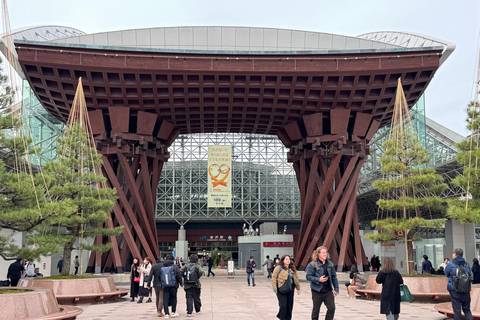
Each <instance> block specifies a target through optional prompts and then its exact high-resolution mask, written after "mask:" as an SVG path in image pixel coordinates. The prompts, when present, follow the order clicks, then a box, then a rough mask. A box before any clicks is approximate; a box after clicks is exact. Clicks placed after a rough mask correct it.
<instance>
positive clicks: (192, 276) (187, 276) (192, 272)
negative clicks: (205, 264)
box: [183, 263, 198, 284]
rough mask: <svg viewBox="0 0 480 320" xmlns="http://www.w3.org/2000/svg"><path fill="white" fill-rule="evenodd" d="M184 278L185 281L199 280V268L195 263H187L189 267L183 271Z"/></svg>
mask: <svg viewBox="0 0 480 320" xmlns="http://www.w3.org/2000/svg"><path fill="white" fill-rule="evenodd" d="M183 279H184V280H185V283H191V284H197V282H198V269H197V266H196V265H195V264H193V263H189V264H187V268H186V269H185V272H184V273H183Z"/></svg>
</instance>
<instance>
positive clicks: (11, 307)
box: [0, 287, 83, 320]
mask: <svg viewBox="0 0 480 320" xmlns="http://www.w3.org/2000/svg"><path fill="white" fill-rule="evenodd" d="M2 289H7V290H21V289H25V288H19V287H5V288H2ZM0 306H2V311H1V317H0V318H2V320H13V319H27V320H28V319H31V320H33V319H39V320H58V319H65V320H70V319H76V318H77V316H78V315H79V314H80V313H82V312H83V310H82V309H80V308H77V307H72V306H62V305H58V303H57V300H56V299H55V295H54V293H53V291H52V290H51V289H46V288H29V291H28V292H19V293H11V294H0Z"/></svg>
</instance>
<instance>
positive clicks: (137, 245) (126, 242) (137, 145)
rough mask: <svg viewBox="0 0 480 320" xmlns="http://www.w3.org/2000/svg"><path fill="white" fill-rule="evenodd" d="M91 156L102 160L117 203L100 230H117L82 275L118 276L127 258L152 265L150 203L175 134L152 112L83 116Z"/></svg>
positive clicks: (119, 110)
mask: <svg viewBox="0 0 480 320" xmlns="http://www.w3.org/2000/svg"><path fill="white" fill-rule="evenodd" d="M89 116H90V121H91V124H92V132H93V136H94V138H95V141H96V147H97V151H98V152H99V153H100V154H101V155H102V160H103V168H102V170H103V174H104V176H105V177H106V178H107V185H108V186H109V187H111V188H115V189H116V190H117V196H118V199H117V201H116V203H115V205H114V208H113V210H112V212H111V213H110V215H111V218H112V221H111V222H109V223H108V224H107V225H106V226H107V227H109V228H113V227H116V226H123V232H122V234H120V235H119V236H117V237H109V238H106V239H101V238H100V237H97V238H96V239H95V242H96V243H99V242H100V241H107V242H112V243H113V244H114V247H113V249H112V250H110V251H108V252H105V253H103V254H100V253H93V254H92V255H91V257H90V260H89V264H88V268H87V272H93V271H95V273H98V272H109V271H112V269H113V271H115V272H124V269H125V267H126V266H127V259H128V257H129V255H130V254H132V255H133V256H134V257H137V258H139V259H140V260H143V258H145V257H150V258H151V259H152V260H153V261H155V259H156V258H157V257H158V255H159V247H158V236H157V228H156V223H155V204H156V192H157V184H158V180H159V177H160V174H161V168H162V166H163V163H164V162H165V161H167V160H168V158H169V156H170V155H169V153H168V151H167V148H168V146H169V145H170V144H171V143H172V142H173V141H174V140H175V138H176V137H177V136H178V130H177V129H176V128H175V126H174V125H172V124H171V123H170V122H168V121H163V120H162V119H160V118H159V117H158V115H157V114H155V113H147V112H143V111H134V110H131V109H130V108H128V107H124V108H113V107H111V108H108V110H96V111H92V112H89Z"/></svg>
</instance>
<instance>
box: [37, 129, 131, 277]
mask: <svg viewBox="0 0 480 320" xmlns="http://www.w3.org/2000/svg"><path fill="white" fill-rule="evenodd" d="M58 142H59V145H58V147H57V158H58V159H57V161H51V162H48V163H47V164H45V166H44V171H45V172H46V173H47V176H49V177H50V179H51V180H50V181H49V188H48V189H49V194H50V196H51V197H52V199H53V200H54V202H57V203H58V205H59V208H58V211H57V212H56V215H55V217H53V218H52V219H50V220H49V227H48V228H47V230H46V231H45V233H44V234H46V235H49V236H54V235H56V237H57V238H58V239H59V242H61V243H62V245H63V258H64V264H63V269H62V275H68V274H69V273H70V261H71V252H72V250H73V249H74V244H75V242H76V240H77V239H79V238H81V237H82V238H93V237H95V236H97V235H101V236H110V235H114V236H117V235H119V234H120V233H121V232H122V228H123V227H117V228H115V229H108V228H104V225H103V224H104V223H106V222H108V221H110V218H109V216H108V212H109V211H111V210H112V209H113V205H114V203H115V200H116V190H115V189H111V188H102V187H99V186H100V184H101V183H103V182H105V180H106V179H105V178H104V177H103V175H101V174H98V173H96V172H98V171H96V170H98V168H100V167H101V164H102V160H101V156H100V155H98V154H96V153H95V152H94V150H92V149H93V148H92V147H90V146H89V143H88V139H87V134H86V132H85V130H84V128H82V127H81V126H80V125H73V126H72V127H71V128H69V129H67V130H66V132H65V135H64V137H63V138H62V139H59V140H58ZM35 240H36V241H37V242H41V241H42V236H40V235H39V236H37V237H36V239H35ZM112 245H113V244H112V243H107V244H103V245H86V244H84V243H81V244H80V249H87V250H93V251H102V252H104V251H108V250H110V249H111V248H112Z"/></svg>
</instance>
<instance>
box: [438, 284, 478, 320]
mask: <svg viewBox="0 0 480 320" xmlns="http://www.w3.org/2000/svg"><path fill="white" fill-rule="evenodd" d="M470 297H471V298H472V300H471V302H470V311H472V315H473V319H474V320H480V285H478V284H477V285H472V291H471V292H470ZM435 309H437V311H438V312H439V313H441V314H443V315H445V316H447V317H450V318H452V319H453V308H452V303H451V302H444V303H439V304H436V305H435ZM462 314H463V312H462Z"/></svg>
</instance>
